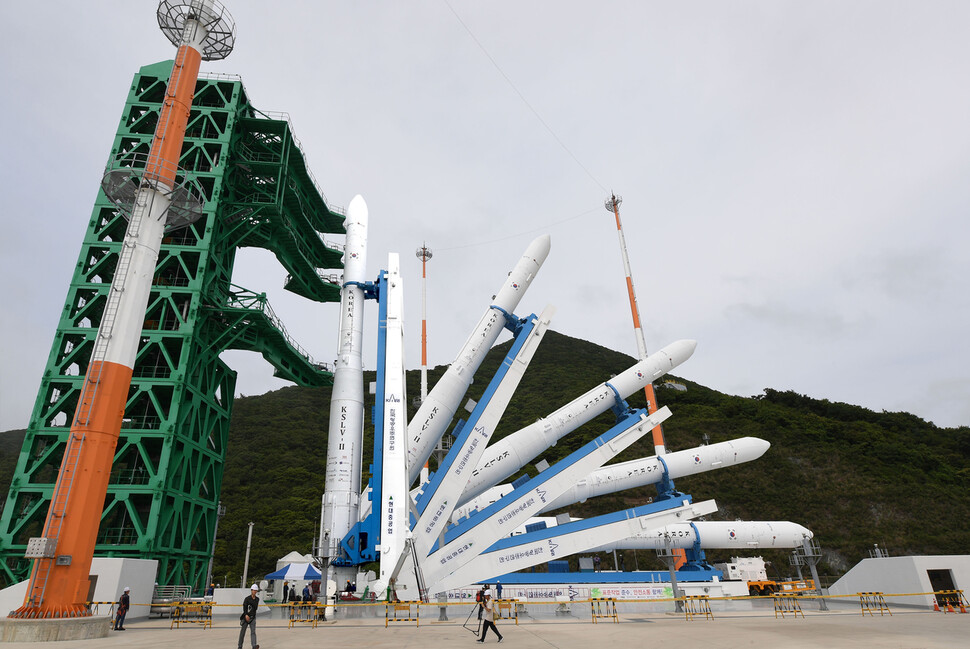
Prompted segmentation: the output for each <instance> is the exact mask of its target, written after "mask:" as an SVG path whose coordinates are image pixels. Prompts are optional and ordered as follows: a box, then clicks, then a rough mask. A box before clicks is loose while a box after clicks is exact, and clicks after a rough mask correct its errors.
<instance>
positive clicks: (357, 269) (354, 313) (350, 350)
mask: <svg viewBox="0 0 970 649" xmlns="http://www.w3.org/2000/svg"><path fill="white" fill-rule="evenodd" d="M344 227H345V229H346V231H347V238H346V241H345V245H344V260H343V261H344V280H343V286H342V288H341V290H340V325H339V330H338V341H337V362H336V364H335V367H334V372H333V392H332V395H331V398H330V428H329V434H328V437H327V477H326V491H325V492H324V494H323V515H322V516H321V520H320V539H321V541H320V545H321V554H324V556H326V557H328V558H329V559H331V560H332V559H333V558H335V557H337V556H338V555H339V553H340V540H341V539H342V538H343V537H344V536H345V535H346V534H347V533H348V532H349V531H350V529H351V527H353V525H354V524H355V523H356V522H357V520H358V514H359V512H358V509H359V504H360V471H361V464H362V458H363V446H364V372H363V360H362V338H363V327H364V318H363V316H364V289H363V285H364V282H365V279H366V273H367V204H366V203H365V202H364V199H363V198H362V197H361V196H359V195H358V196H355V197H354V199H353V200H352V201H350V206H349V207H348V208H347V218H346V219H345V220H344ZM352 570H353V569H352V568H348V574H347V575H344V574H340V575H335V574H330V575H328V579H333V580H334V581H336V582H337V583H338V584H340V583H343V581H344V580H345V579H351V578H352V575H351V574H349V573H350V572H351V571H352ZM330 571H331V573H333V571H334V569H333V567H331V568H330Z"/></svg>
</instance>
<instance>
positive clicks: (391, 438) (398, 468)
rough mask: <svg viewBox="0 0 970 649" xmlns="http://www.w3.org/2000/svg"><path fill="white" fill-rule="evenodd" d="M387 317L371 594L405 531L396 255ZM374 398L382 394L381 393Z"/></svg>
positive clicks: (388, 571)
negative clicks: (376, 554) (376, 568)
mask: <svg viewBox="0 0 970 649" xmlns="http://www.w3.org/2000/svg"><path fill="white" fill-rule="evenodd" d="M386 305H387V319H386V320H385V321H384V323H382V324H383V326H384V327H385V331H386V336H385V339H384V389H383V395H384V404H383V407H382V408H381V410H382V411H383V412H382V417H383V420H382V421H383V439H384V447H383V464H382V468H381V475H380V476H379V477H377V476H375V479H379V480H380V481H381V509H380V520H379V521H378V525H379V527H380V535H381V541H380V546H379V547H380V552H381V561H380V574H379V575H378V581H377V585H376V586H374V590H375V592H381V591H383V590H384V589H385V588H386V587H387V586H388V584H389V582H390V580H391V578H392V577H393V576H394V572H395V571H396V569H397V568H398V566H399V564H398V562H399V560H400V559H401V558H402V555H403V554H404V552H405V541H406V539H407V536H408V534H409V533H410V525H409V519H408V517H409V513H410V509H409V505H408V503H409V501H410V496H409V495H408V482H407V476H408V472H407V437H406V432H407V425H406V424H407V415H408V409H407V387H406V383H405V369H404V284H403V280H402V279H401V274H400V257H399V256H398V254H397V253H393V252H392V253H390V254H388V255H387V300H386ZM378 394H381V392H380V390H379V391H378Z"/></svg>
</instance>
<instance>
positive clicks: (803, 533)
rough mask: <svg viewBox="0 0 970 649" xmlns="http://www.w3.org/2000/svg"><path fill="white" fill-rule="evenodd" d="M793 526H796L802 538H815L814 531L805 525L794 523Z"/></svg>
mask: <svg viewBox="0 0 970 649" xmlns="http://www.w3.org/2000/svg"><path fill="white" fill-rule="evenodd" d="M792 524H793V525H794V526H795V528H796V529H797V530H798V532H799V533H800V534H801V536H802V538H805V539H811V538H814V537H815V532H813V531H812V530H810V529H808V528H807V527H805V526H804V525H799V524H798V523H792Z"/></svg>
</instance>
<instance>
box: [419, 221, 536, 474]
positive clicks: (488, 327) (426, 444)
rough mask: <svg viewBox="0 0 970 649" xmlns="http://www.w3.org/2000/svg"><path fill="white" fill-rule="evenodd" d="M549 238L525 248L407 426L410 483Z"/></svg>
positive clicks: (524, 287)
mask: <svg viewBox="0 0 970 649" xmlns="http://www.w3.org/2000/svg"><path fill="white" fill-rule="evenodd" d="M549 247H550V240H549V235H547V234H546V235H543V236H541V237H538V238H536V239H535V240H534V241H532V243H530V244H529V247H528V248H526V250H525V253H523V255H522V258H521V259H519V262H518V263H517V264H516V265H515V268H513V269H512V272H511V273H509V275H508V277H507V278H506V280H505V283H504V284H503V285H502V288H501V290H499V292H498V294H497V295H496V296H495V297H494V298H493V299H492V304H491V306H489V308H488V310H487V311H485V314H484V315H483V316H482V318H481V320H479V322H478V325H476V326H475V329H473V330H472V333H471V335H470V336H469V337H468V340H467V341H465V344H464V346H462V348H461V351H460V352H458V357H457V358H456V359H455V361H454V362H453V363H452V364H451V365H450V366H449V367H448V370H447V371H446V372H445V374H444V376H442V377H441V378H440V379H439V380H438V382H437V383H436V384H435V386H434V389H432V390H431V392H430V393H428V398H427V399H425V400H424V402H423V403H422V404H421V408H420V409H418V412H417V413H415V415H414V417H413V418H412V419H411V421H410V423H409V424H408V470H409V473H408V475H409V480H410V482H412V483H413V482H414V480H415V478H417V477H418V475H419V474H420V472H421V467H422V466H424V463H425V461H426V460H427V459H428V458H429V457H430V456H431V452H432V451H433V450H434V446H435V444H436V443H437V442H438V439H440V438H441V435H442V434H443V433H444V430H445V427H447V426H448V425H449V424H450V423H451V419H452V417H453V416H454V414H455V410H456V409H457V408H458V403H459V401H461V398H462V396H464V394H465V391H466V390H467V389H468V386H469V385H471V382H472V377H473V376H474V375H475V371H476V370H478V366H479V365H480V364H481V362H482V359H484V358H485V354H486V353H487V352H488V350H489V349H490V348H491V347H492V345H493V344H494V343H495V340H496V339H497V338H498V335H499V334H500V333H501V332H502V329H503V328H504V327H505V324H506V318H507V317H509V316H511V314H512V312H513V310H514V309H515V307H516V306H518V304H519V300H521V299H522V296H523V295H524V294H525V292H526V290H527V289H528V288H529V285H530V284H531V283H532V280H533V278H534V277H535V276H536V273H537V272H538V271H539V268H541V267H542V264H543V262H545V260H546V257H547V256H548V254H549Z"/></svg>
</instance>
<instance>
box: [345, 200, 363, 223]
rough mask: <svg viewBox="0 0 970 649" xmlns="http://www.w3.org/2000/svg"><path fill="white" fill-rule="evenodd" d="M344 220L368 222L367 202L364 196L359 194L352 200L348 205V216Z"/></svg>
mask: <svg viewBox="0 0 970 649" xmlns="http://www.w3.org/2000/svg"><path fill="white" fill-rule="evenodd" d="M344 221H345V222H347V221H354V222H357V223H363V224H366V223H367V203H366V202H365V201H364V197H363V196H361V195H360V194H357V195H356V196H354V198H353V200H351V201H350V205H348V206H347V218H346V219H345V220H344Z"/></svg>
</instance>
